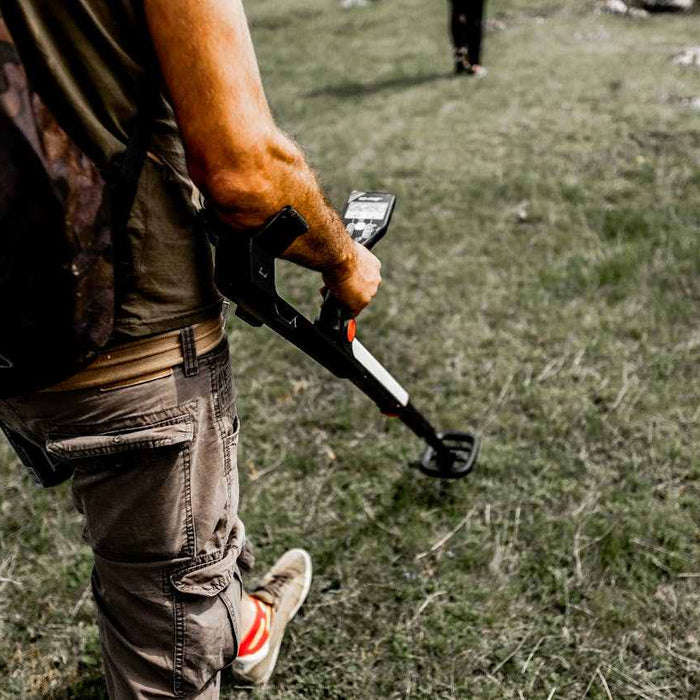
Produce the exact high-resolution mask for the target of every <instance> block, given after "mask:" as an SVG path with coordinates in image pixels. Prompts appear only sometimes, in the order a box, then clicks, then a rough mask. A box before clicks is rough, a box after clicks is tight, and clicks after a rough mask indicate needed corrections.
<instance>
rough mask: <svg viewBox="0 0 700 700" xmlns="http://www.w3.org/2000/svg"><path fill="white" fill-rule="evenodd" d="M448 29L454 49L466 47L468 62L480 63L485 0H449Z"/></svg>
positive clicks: (474, 64) (472, 63)
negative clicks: (450, 13) (449, 17)
mask: <svg viewBox="0 0 700 700" xmlns="http://www.w3.org/2000/svg"><path fill="white" fill-rule="evenodd" d="M450 2H451V3H452V16H451V19H450V31H451V33H452V43H453V44H454V47H455V49H461V48H466V49H467V55H468V58H469V63H471V65H473V66H476V65H481V36H482V24H483V19H484V5H485V4H486V3H485V0H450Z"/></svg>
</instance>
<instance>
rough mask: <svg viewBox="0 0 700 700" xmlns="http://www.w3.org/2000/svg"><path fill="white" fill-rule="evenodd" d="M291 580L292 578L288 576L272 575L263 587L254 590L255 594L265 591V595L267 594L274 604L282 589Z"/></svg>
mask: <svg viewBox="0 0 700 700" xmlns="http://www.w3.org/2000/svg"><path fill="white" fill-rule="evenodd" d="M291 578H292V577H291V576H290V575H289V574H274V575H273V576H272V578H271V579H270V580H269V581H268V582H267V583H266V584H265V585H264V586H260V587H259V588H257V589H256V590H255V592H256V593H257V592H259V591H265V592H266V593H269V594H270V596H271V597H272V598H274V600H275V604H276V603H277V601H278V600H279V597H280V594H281V592H282V589H283V588H284V587H285V586H286V585H287V584H288V583H289V581H290V580H291Z"/></svg>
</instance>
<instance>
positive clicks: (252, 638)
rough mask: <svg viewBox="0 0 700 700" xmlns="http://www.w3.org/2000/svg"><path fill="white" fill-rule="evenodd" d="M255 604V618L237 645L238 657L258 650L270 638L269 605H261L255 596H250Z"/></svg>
mask: <svg viewBox="0 0 700 700" xmlns="http://www.w3.org/2000/svg"><path fill="white" fill-rule="evenodd" d="M251 600H252V601H253V605H255V620H253V624H252V625H251V626H250V630H249V631H248V634H247V635H246V636H245V639H244V640H243V641H242V642H241V644H240V646H239V647H238V658H241V657H242V656H248V655H250V654H255V653H256V652H258V651H260V649H262V647H263V646H264V645H265V644H266V643H267V640H268V639H269V638H270V618H269V613H270V606H269V605H263V604H262V603H261V602H260V601H259V600H258V599H257V598H254V597H253V596H251Z"/></svg>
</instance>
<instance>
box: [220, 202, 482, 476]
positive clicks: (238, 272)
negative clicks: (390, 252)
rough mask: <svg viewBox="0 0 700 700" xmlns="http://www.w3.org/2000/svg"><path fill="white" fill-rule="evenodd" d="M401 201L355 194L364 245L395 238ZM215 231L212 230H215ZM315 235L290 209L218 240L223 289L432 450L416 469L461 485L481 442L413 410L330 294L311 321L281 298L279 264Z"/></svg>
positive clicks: (243, 310) (246, 314)
mask: <svg viewBox="0 0 700 700" xmlns="http://www.w3.org/2000/svg"><path fill="white" fill-rule="evenodd" d="M395 203H396V198H395V197H394V196H393V195H391V194H387V193H384V192H353V193H352V194H351V195H350V197H349V199H348V202H347V204H346V206H345V213H344V216H343V221H344V223H345V226H346V228H347V230H348V233H349V234H350V236H352V238H354V239H355V240H356V241H357V242H358V243H361V244H362V245H364V246H366V247H367V248H372V247H373V246H374V245H375V244H376V243H377V242H378V241H379V240H380V239H381V238H382V237H383V236H384V234H385V233H386V232H387V229H388V228H389V222H390V221H391V216H392V214H393V211H394V205H395ZM211 230H212V227H210V231H211ZM307 230H308V226H307V224H306V221H304V219H303V217H302V216H301V215H300V214H299V213H298V212H297V211H296V210H294V209H293V208H292V207H285V208H284V209H282V210H281V211H280V212H278V213H277V214H276V215H275V216H274V217H272V219H270V220H269V221H268V222H267V224H266V225H265V226H264V227H263V228H262V229H261V230H259V231H258V232H256V233H254V234H253V235H250V236H246V235H241V234H233V233H230V232H226V233H223V232H222V235H219V236H216V234H214V240H215V243H216V283H217V286H218V287H219V290H220V291H221V293H222V294H223V295H224V296H226V297H227V298H228V299H230V300H231V301H233V302H234V303H235V304H236V315H237V316H239V317H240V318H241V319H243V320H244V321H246V322H247V323H249V324H250V325H251V326H262V325H266V326H269V327H270V328H271V329H272V330H273V331H275V332H276V333H278V334H279V335H281V336H282V337H283V338H285V339H286V340H288V341H289V342H290V343H292V344H293V345H296V346H297V347H298V348H299V349H300V350H301V351H302V352H304V353H306V354H307V355H309V356H310V357H312V358H313V359H314V360H316V362H318V363H319V364H320V365H322V366H323V367H325V368H326V369H327V370H329V371H330V372H332V373H333V374H334V375H335V376H336V377H340V378H341V379H349V380H350V381H351V382H352V383H353V384H354V385H355V386H356V387H357V388H358V389H359V390H360V391H362V392H363V393H364V394H366V395H367V396H368V397H369V398H370V399H372V401H374V403H376V404H377V406H378V407H379V409H380V410H381V411H382V413H384V414H385V415H387V416H395V417H397V418H398V419H399V420H401V422H402V423H404V424H405V425H406V426H407V427H408V428H410V429H411V430H412V431H413V432H414V433H415V434H416V435H417V436H418V437H420V438H422V439H423V440H424V441H425V442H426V443H427V447H426V450H425V452H424V453H423V455H422V457H421V460H420V462H419V463H418V464H417V465H416V466H417V467H418V468H419V469H420V471H422V472H423V473H424V474H427V475H428V476H433V477H437V478H440V479H461V478H463V477H465V476H466V475H467V474H469V472H471V470H472V469H473V468H474V465H475V464H476V460H477V456H478V454H479V440H478V438H477V437H475V436H474V435H471V434H469V433H457V432H445V433H438V432H436V431H435V429H434V428H433V426H432V425H431V424H430V423H429V422H428V421H427V420H426V418H425V417H424V416H423V414H422V413H420V412H419V411H418V410H417V409H416V408H415V407H414V406H413V404H411V403H410V401H409V395H408V392H407V391H406V390H405V389H404V388H403V387H402V386H401V385H400V384H399V383H398V382H397V381H396V379H394V377H393V376H392V375H391V374H390V373H389V371H388V370H387V369H385V368H384V366H383V365H381V364H380V363H379V362H378V361H377V360H376V359H375V358H374V357H373V356H372V354H371V353H370V352H369V351H368V350H367V349H366V348H365V346H364V345H362V343H360V341H359V340H358V339H357V338H356V337H355V336H356V333H357V324H356V322H355V319H353V318H350V317H349V316H348V315H347V314H346V313H345V312H344V311H343V309H342V308H341V306H340V305H339V304H338V303H337V301H336V300H335V298H334V297H333V296H332V295H331V294H330V293H326V294H325V297H324V301H323V304H322V306H321V313H320V315H319V317H318V319H317V320H316V321H315V322H313V323H312V322H311V321H310V320H309V319H307V318H306V317H305V316H303V315H302V314H301V313H300V312H299V311H297V310H296V309H295V308H294V307H292V306H291V305H290V304H288V303H287V302H286V301H285V300H284V299H282V297H280V296H279V294H278V293H277V287H276V284H275V259H276V258H277V257H279V256H280V255H281V254H282V252H283V251H285V250H286V249H287V248H288V247H289V245H290V244H291V243H292V241H294V240H295V239H296V238H297V237H298V236H301V235H303V234H304V233H306V231H307Z"/></svg>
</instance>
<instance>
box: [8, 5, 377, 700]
mask: <svg viewBox="0 0 700 700" xmlns="http://www.w3.org/2000/svg"><path fill="white" fill-rule="evenodd" d="M0 10H1V11H2V15H3V18H4V20H5V22H6V24H7V27H8V28H9V35H8V34H6V33H4V30H3V28H2V19H3V18H0V49H2V52H1V53H0V72H1V71H3V70H4V71H5V73H6V75H7V76H10V78H11V79H8V80H2V81H0V90H10V89H12V87H11V86H12V85H21V81H22V79H21V78H20V77H19V72H18V67H19V63H18V62H17V60H16V58H13V53H12V52H14V50H15V49H14V48H13V45H12V41H11V40H13V41H14V44H15V46H16V49H17V52H18V54H19V57H21V61H22V64H23V65H24V68H25V69H26V71H27V73H28V75H29V79H30V83H31V86H32V88H33V90H35V91H36V92H37V93H38V94H39V96H40V97H41V98H42V100H43V102H44V103H45V104H46V106H47V107H48V108H49V110H50V111H51V113H52V114H53V116H54V117H55V119H56V120H57V121H58V123H59V125H60V126H61V127H62V128H63V129H64V130H65V131H66V132H67V133H68V135H69V136H70V137H71V139H72V140H73V141H74V142H75V144H76V145H77V146H79V147H80V149H82V151H83V152H84V153H85V154H86V155H87V156H88V157H89V158H90V160H91V161H92V162H93V163H94V164H95V165H96V166H97V167H98V169H99V170H100V172H101V173H102V174H103V176H104V178H105V179H106V180H107V183H108V184H109V181H110V177H114V174H115V168H114V164H115V162H117V161H119V159H120V158H121V157H123V155H124V153H125V151H126V149H127V144H130V143H131V142H132V140H133V139H132V136H133V133H135V131H136V125H137V124H139V123H140V122H141V121H142V120H143V115H144V114H145V113H146V112H150V114H149V118H148V120H147V124H146V126H147V127H148V132H147V134H148V136H149V138H148V154H147V157H146V158H145V162H144V164H143V168H142V170H141V173H140V176H139V179H138V187H137V191H136V196H135V200H134V203H133V207H132V208H131V209H128V210H127V211H126V212H122V214H125V215H126V216H125V218H129V223H128V227H127V230H126V232H125V234H124V238H125V240H122V239H120V243H121V244H120V246H119V247H118V248H115V257H116V259H115V270H117V271H118V272H119V275H118V280H119V281H120V285H118V286H117V287H116V288H115V291H116V310H115V324H114V333H113V337H112V339H111V341H110V343H109V344H108V346H107V348H106V349H105V350H104V352H103V353H102V355H100V356H99V357H98V358H97V360H96V361H95V362H94V363H93V364H91V365H90V366H88V367H87V368H86V369H85V370H82V371H81V372H79V373H78V374H77V375H74V376H73V377H70V378H69V379H67V380H65V381H63V382H61V383H60V384H59V385H57V386H53V387H50V388H49V389H47V390H45V391H41V392H37V393H32V394H29V395H23V396H17V397H12V398H10V399H6V400H2V401H0V427H2V428H3V429H4V430H5V431H6V432H7V434H8V435H9V436H11V440H12V442H13V444H14V445H15V447H16V448H17V452H18V454H20V455H23V456H24V460H25V461H29V462H30V464H28V466H31V458H30V457H28V455H29V456H31V455H32V454H35V455H36V454H37V453H38V454H40V455H44V456H47V458H48V456H50V457H51V458H52V459H56V458H58V459H59V460H61V461H64V462H70V463H71V464H72V465H73V467H74V475H73V483H72V487H73V493H74V497H75V502H76V504H77V506H78V508H79V509H80V510H81V512H82V513H83V514H84V517H85V538H86V540H87V542H88V543H89V545H90V546H91V548H92V550H93V553H94V559H95V562H94V563H95V565H94V570H93V575H92V591H93V595H94V599H95V603H96V608H97V615H98V621H99V630H100V643H101V647H102V658H103V664H104V669H105V676H106V682H107V689H108V692H109V695H110V697H111V698H115V699H117V700H126V699H130V698H169V697H187V698H199V699H206V700H214V699H215V698H218V697H219V688H220V678H221V674H220V672H221V670H222V669H223V668H225V667H227V666H230V665H232V667H233V672H234V675H235V677H236V678H237V679H238V680H239V681H240V682H242V683H244V684H248V685H261V684H265V683H266V682H267V681H268V679H269V678H270V676H271V674H272V672H273V670H274V667H275V664H276V661H277V657H278V652H279V650H280V645H281V642H282V637H283V635H284V631H285V628H286V626H287V624H288V622H289V621H290V620H291V619H292V617H293V616H294V615H295V614H296V612H297V610H298V609H299V607H300V606H301V605H302V603H303V602H304V599H305V598H306V595H307V593H308V591H309V585H310V582H311V560H310V557H309V555H308V554H307V553H306V552H305V551H304V550H301V549H293V550H290V551H288V552H286V553H285V554H284V555H283V556H282V557H281V558H280V559H279V560H278V561H277V563H276V564H274V565H273V567H272V568H271V569H270V570H269V571H268V573H267V574H266V575H265V576H264V577H263V579H262V582H261V584H260V585H259V587H258V588H256V589H255V590H253V591H251V592H250V593H249V594H248V593H246V592H245V590H244V589H243V584H242V579H241V572H240V570H241V569H246V568H248V567H247V564H250V556H249V555H248V554H247V551H248V550H247V547H246V536H245V530H244V527H243V523H242V522H241V520H240V519H239V517H238V500H239V493H238V473H237V462H236V449H237V444H238V426H239V423H238V417H237V413H236V408H235V403H234V390H233V386H232V377H231V362H230V356H229V349H228V344H227V340H226V337H225V335H224V332H223V327H222V299H221V297H220V295H219V293H218V292H217V290H216V288H215V285H214V276H213V264H212V259H211V251H210V246H209V242H208V240H207V236H206V232H205V231H203V230H201V227H198V226H197V225H196V223H197V221H199V217H198V211H197V209H198V208H197V206H196V202H197V197H198V195H197V190H196V189H195V186H196V188H198V190H199V191H201V192H202V193H203V194H204V196H205V197H206V199H207V201H208V205H209V206H210V207H211V208H212V209H213V210H214V211H215V213H216V215H217V216H218V217H219V219H220V220H221V221H222V222H223V224H225V225H226V226H227V227H228V230H229V231H228V232H229V235H231V236H236V235H244V234H245V233H246V232H249V231H252V230H256V229H259V228H260V227H261V226H262V225H264V223H265V222H266V221H268V220H269V219H270V218H271V217H272V216H273V215H274V214H276V213H277V212H278V211H279V210H280V209H282V207H284V206H286V205H291V206H293V207H295V208H296V209H297V210H298V211H299V212H300V213H301V214H302V216H304V218H305V219H306V221H307V222H308V224H309V231H308V233H306V234H304V235H303V236H301V237H299V238H298V239H297V240H296V241H294V242H293V243H292V244H291V245H290V246H289V247H288V248H287V250H286V251H285V255H284V257H286V258H287V259H289V260H292V261H293V262H296V263H298V264H300V265H303V266H305V267H307V268H310V269H312V270H316V271H318V272H320V273H321V275H322V277H323V283H324V285H325V286H326V287H327V288H328V289H329V290H330V291H331V292H332V293H333V294H335V296H336V297H337V298H338V299H339V301H340V302H341V303H342V304H343V305H344V306H345V307H346V308H347V309H348V310H349V311H350V312H351V313H353V315H356V314H358V313H359V312H360V311H361V310H362V309H363V308H364V307H365V306H366V305H367V304H368V303H369V302H370V300H371V299H372V298H373V296H374V295H375V293H376V291H377V288H378V286H379V284H380V282H381V277H380V272H379V268H380V264H379V261H378V260H377V259H376V258H375V257H374V256H373V255H372V254H371V253H370V252H369V251H367V250H366V249H365V248H363V247H362V246H359V245H357V244H355V243H354V242H353V241H352V239H351V238H350V237H349V235H348V234H347V231H346V230H345V227H344V226H343V223H342V221H341V220H340V218H339V217H338V215H337V213H336V212H335V211H334V210H333V209H332V208H331V207H330V205H329V204H328V203H327V201H326V199H325V197H324V195H323V193H322V191H321V189H320V187H319V184H318V182H317V179H316V177H315V174H314V173H313V171H312V170H311V168H310V167H309V165H308V164H307V162H306V160H305V158H304V156H303V154H302V152H301V150H300V149H299V147H298V146H297V145H296V144H295V143H294V142H293V141H292V140H291V139H290V138H289V137H288V136H287V135H286V134H284V133H283V132H282V131H281V130H280V129H279V128H278V127H277V125H276V124H275V122H274V120H273V117H272V115H271V112H270V108H269V106H268V103H267V100H266V98H265V94H264V92H263V87H262V83H261V78H260V73H259V70H258V65H257V61H256V57H255V53H254V49H253V44H252V40H251V37H250V33H249V29H248V24H247V20H246V17H245V14H244V10H243V6H242V3H241V0H74V1H73V2H60V1H51V0H1V2H0ZM14 56H15V57H16V56H17V54H14ZM0 77H3V76H2V75H0ZM18 81H19V82H18ZM3 85H4V86H5V87H2V86H3ZM7 94H8V95H10V94H11V93H10V92H8V93H7ZM3 97H4V95H2V94H0V99H1V98H3ZM151 103H153V104H151ZM146 104H149V107H148V108H146ZM0 168H2V163H0ZM190 178H191V179H190ZM1 255H2V250H0V256H1ZM47 313H51V310H50V309H49V310H47ZM6 330H8V332H10V331H12V330H13V329H6ZM3 332H4V331H3ZM46 352H47V353H50V352H51V348H50V347H49V342H48V339H47V347H46ZM269 517H270V519H271V521H274V518H275V513H274V512H271V513H270V514H269Z"/></svg>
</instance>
